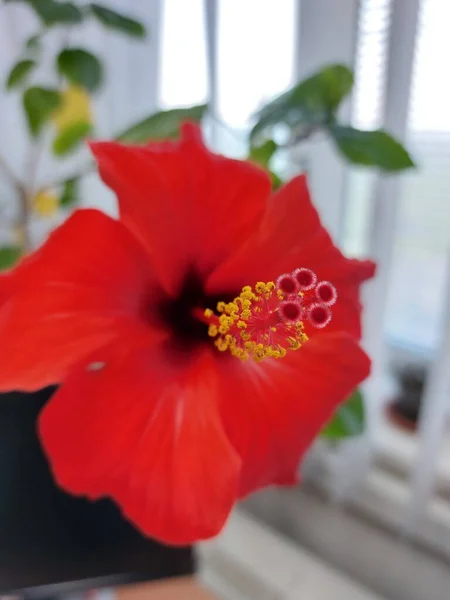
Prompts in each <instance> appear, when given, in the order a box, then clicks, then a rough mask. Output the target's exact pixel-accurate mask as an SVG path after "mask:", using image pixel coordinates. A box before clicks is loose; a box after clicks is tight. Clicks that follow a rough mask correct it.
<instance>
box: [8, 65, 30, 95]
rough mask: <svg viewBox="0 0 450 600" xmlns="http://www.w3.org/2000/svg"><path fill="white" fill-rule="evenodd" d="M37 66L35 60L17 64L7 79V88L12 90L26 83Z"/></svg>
mask: <svg viewBox="0 0 450 600" xmlns="http://www.w3.org/2000/svg"><path fill="white" fill-rule="evenodd" d="M35 66H36V63H35V62H34V60H29V59H25V60H20V61H19V62H18V63H16V64H15V65H14V66H13V68H12V69H11V71H10V72H9V75H8V77H7V79H6V88H7V89H8V90H10V89H12V88H14V87H17V86H18V85H20V84H21V83H24V82H25V80H26V78H27V77H28V75H29V74H30V73H31V71H32V70H33V69H34V67H35Z"/></svg>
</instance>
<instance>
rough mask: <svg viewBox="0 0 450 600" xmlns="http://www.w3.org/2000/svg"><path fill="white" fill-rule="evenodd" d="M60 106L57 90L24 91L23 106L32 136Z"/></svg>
mask: <svg viewBox="0 0 450 600" xmlns="http://www.w3.org/2000/svg"><path fill="white" fill-rule="evenodd" d="M60 104H61V96H60V94H59V92H58V91H57V90H52V89H48V88H42V87H31V88H28V89H27V90H26V92H25V94H24V95H23V105H24V108H25V113H26V116H27V120H28V126H29V128H30V132H31V134H32V135H33V136H37V135H38V134H39V133H40V131H41V129H42V127H43V126H44V125H45V123H46V122H47V121H48V120H49V119H50V117H51V116H52V114H53V113H54V111H55V110H56V109H57V108H58V107H59V106H60Z"/></svg>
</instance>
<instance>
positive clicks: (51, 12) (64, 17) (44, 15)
mask: <svg viewBox="0 0 450 600" xmlns="http://www.w3.org/2000/svg"><path fill="white" fill-rule="evenodd" d="M28 4H30V5H31V6H32V7H33V8H34V10H35V11H36V13H37V14H38V16H39V17H40V19H41V20H42V21H43V22H44V23H45V24H46V25H49V26H50V25H56V24H71V25H73V24H75V23H81V21H82V20H83V13H82V12H81V10H80V9H79V8H78V7H77V6H76V5H75V4H73V3H72V2H55V0H28Z"/></svg>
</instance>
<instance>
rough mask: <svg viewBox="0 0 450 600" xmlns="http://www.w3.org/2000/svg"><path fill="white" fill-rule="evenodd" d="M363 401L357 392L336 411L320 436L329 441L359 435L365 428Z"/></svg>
mask: <svg viewBox="0 0 450 600" xmlns="http://www.w3.org/2000/svg"><path fill="white" fill-rule="evenodd" d="M365 420H366V419H365V410H364V399H363V396H362V394H361V392H360V391H359V390H355V391H354V392H353V394H352V395H351V396H350V398H349V399H348V400H347V401H346V402H344V404H342V405H341V406H340V407H339V408H338V409H337V411H336V413H335V415H334V417H333V418H332V419H331V421H330V422H329V423H328V424H327V425H326V426H325V428H324V429H323V430H322V433H321V436H322V437H323V438H327V439H329V440H339V439H343V438H347V437H351V436H354V435H360V434H361V433H363V431H364V428H365Z"/></svg>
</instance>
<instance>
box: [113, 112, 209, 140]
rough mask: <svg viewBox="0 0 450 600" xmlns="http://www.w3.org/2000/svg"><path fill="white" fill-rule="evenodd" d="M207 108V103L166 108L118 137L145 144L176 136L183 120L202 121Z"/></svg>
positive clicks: (118, 138)
mask: <svg viewBox="0 0 450 600" xmlns="http://www.w3.org/2000/svg"><path fill="white" fill-rule="evenodd" d="M207 109H208V106H207V105H206V104H201V105H199V106H191V107H189V108H174V109H172V110H164V111H161V112H158V113H155V114H153V115H151V116H150V117H148V118H147V119H144V120H143V121H140V122H139V123H136V124H135V125H132V126H131V127H129V128H128V129H127V130H126V131H124V132H122V133H121V134H120V135H118V136H117V138H116V139H117V140H119V141H121V142H128V143H131V144H145V143H147V142H149V141H151V140H162V139H167V138H176V137H177V136H178V133H179V130H180V125H181V123H182V122H183V121H186V120H188V121H201V119H202V117H203V116H204V115H205V113H206V111H207Z"/></svg>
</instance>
